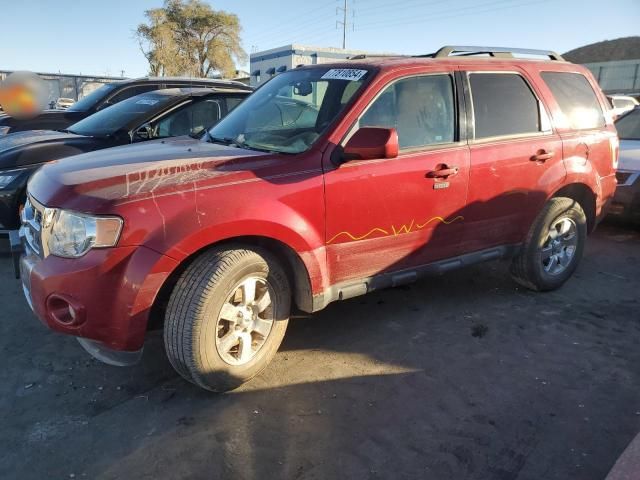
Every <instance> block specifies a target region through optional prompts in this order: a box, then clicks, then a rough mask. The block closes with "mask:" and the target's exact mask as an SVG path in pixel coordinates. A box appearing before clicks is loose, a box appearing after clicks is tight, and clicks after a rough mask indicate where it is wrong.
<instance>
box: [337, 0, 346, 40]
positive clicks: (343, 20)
mask: <svg viewBox="0 0 640 480" xmlns="http://www.w3.org/2000/svg"><path fill="white" fill-rule="evenodd" d="M348 9H349V0H344V7H342V8H341V7H337V8H336V13H338V12H339V11H342V14H343V17H342V21H341V22H340V21H337V22H336V23H337V25H342V49H343V50H344V49H346V48H347V24H348V22H347V11H348Z"/></svg>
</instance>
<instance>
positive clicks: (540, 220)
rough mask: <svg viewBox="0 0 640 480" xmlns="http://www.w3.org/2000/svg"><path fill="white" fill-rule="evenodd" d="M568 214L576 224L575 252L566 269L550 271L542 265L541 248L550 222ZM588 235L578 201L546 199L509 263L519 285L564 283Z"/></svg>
mask: <svg viewBox="0 0 640 480" xmlns="http://www.w3.org/2000/svg"><path fill="white" fill-rule="evenodd" d="M564 216H567V217H569V218H570V219H571V220H573V221H574V223H575V224H576V227H577V235H578V242H577V245H576V252H575V254H574V256H573V258H572V260H571V263H570V264H569V265H568V266H567V268H566V270H565V271H564V272H562V273H560V274H557V275H550V274H548V273H547V272H545V271H544V268H543V267H542V259H541V254H542V252H541V250H542V246H543V244H544V242H545V240H546V238H547V232H548V231H549V228H550V226H551V224H552V223H553V222H555V221H556V220H557V219H559V218H560V217H564ZM586 239H587V218H586V216H585V214H584V211H583V210H582V207H581V206H580V204H579V203H578V202H577V201H575V200H573V199H571V198H566V197H556V198H552V199H551V200H549V201H548V202H547V203H546V205H545V206H544V208H543V209H542V211H541V212H540V213H539V214H538V216H537V217H536V220H535V221H534V222H533V225H532V226H531V229H530V230H529V233H528V234H527V237H526V239H525V241H524V243H523V245H522V248H521V250H520V252H519V253H518V255H516V257H515V258H514V259H513V262H512V263H511V276H512V277H513V279H514V280H515V281H516V282H518V283H519V284H520V285H522V286H524V287H526V288H528V289H530V290H534V291H537V292H544V291H549V290H555V289H556V288H559V287H560V286H561V285H562V284H564V283H565V282H566V281H567V280H568V279H569V278H570V277H571V275H572V274H573V272H574V271H575V269H576V268H577V267H578V264H579V263H580V259H581V258H582V254H583V252H584V245H585V242H586Z"/></svg>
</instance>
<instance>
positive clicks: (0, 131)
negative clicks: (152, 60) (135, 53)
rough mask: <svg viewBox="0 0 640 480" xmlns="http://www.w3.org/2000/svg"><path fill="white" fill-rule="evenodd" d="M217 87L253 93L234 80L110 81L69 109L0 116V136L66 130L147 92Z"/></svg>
mask: <svg viewBox="0 0 640 480" xmlns="http://www.w3.org/2000/svg"><path fill="white" fill-rule="evenodd" d="M213 87H215V88H217V89H218V90H221V89H231V90H234V91H236V90H243V91H247V92H251V91H252V89H251V87H248V86H247V85H245V84H243V83H240V82H234V81H231V80H217V79H208V78H196V79H194V78H181V77H145V78H136V79H133V80H121V81H117V82H112V83H107V84H105V85H103V86H101V87H100V88H98V89H97V90H94V91H93V92H91V93H90V94H89V95H87V96H86V97H83V98H81V99H80V100H78V101H77V102H75V103H74V104H73V105H71V106H70V107H69V108H67V109H66V110H64V111H62V110H55V109H52V110H45V111H44V112H42V113H41V114H40V115H38V116H37V117H34V118H31V119H17V118H14V117H10V116H8V115H0V135H6V134H8V133H14V132H20V131H24V130H64V129H65V128H67V127H69V126H70V125H72V124H74V123H76V122H79V121H80V120H82V119H83V118H86V117H88V116H89V115H93V114H94V113H96V112H97V111H99V110H102V109H103V108H106V107H108V106H110V105H115V104H116V103H118V102H121V101H122V100H125V99H127V98H130V97H133V96H135V95H139V94H141V93H145V92H152V91H154V90H160V89H167V88H213Z"/></svg>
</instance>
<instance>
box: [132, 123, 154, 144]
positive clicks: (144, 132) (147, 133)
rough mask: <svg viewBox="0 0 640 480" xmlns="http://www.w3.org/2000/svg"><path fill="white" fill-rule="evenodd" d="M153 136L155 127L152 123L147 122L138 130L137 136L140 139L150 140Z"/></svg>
mask: <svg viewBox="0 0 640 480" xmlns="http://www.w3.org/2000/svg"><path fill="white" fill-rule="evenodd" d="M152 136H153V128H152V127H151V125H150V124H148V123H145V124H144V125H142V126H141V127H139V128H138V129H137V130H136V133H135V138H137V139H140V140H149V139H150V138H151V137H152Z"/></svg>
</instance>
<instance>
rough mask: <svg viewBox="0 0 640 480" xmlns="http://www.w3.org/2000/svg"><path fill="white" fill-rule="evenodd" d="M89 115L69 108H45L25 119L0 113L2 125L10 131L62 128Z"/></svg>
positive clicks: (0, 125)
mask: <svg viewBox="0 0 640 480" xmlns="http://www.w3.org/2000/svg"><path fill="white" fill-rule="evenodd" d="M88 115H89V114H88V113H87V112H74V111H69V110H45V111H44V112H42V113H41V114H40V115H37V116H36V117H33V118H25V119H19V118H15V117H12V116H9V115H6V114H0V127H10V128H11V130H10V132H9V133H13V132H22V131H25V130H41V129H49V130H62V129H65V128H67V127H69V126H71V125H72V124H74V123H76V122H78V121H80V120H82V119H83V118H85V117H87V116H88ZM0 138H1V137H0Z"/></svg>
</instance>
